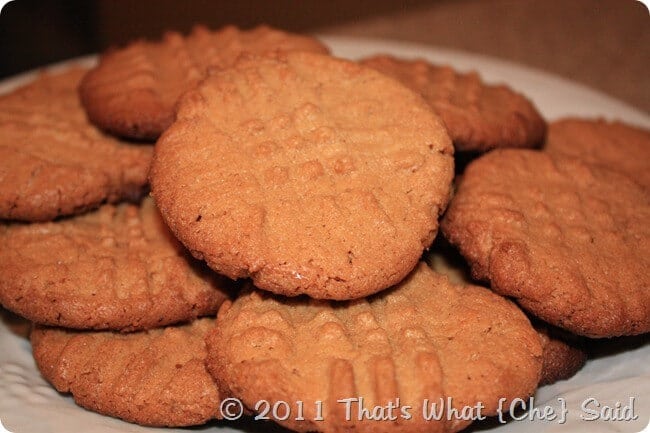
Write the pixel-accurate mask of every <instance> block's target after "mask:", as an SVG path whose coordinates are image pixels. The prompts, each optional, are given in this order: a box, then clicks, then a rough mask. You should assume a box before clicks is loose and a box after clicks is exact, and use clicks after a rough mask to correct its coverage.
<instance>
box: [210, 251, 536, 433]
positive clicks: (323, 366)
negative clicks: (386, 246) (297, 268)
mask: <svg viewBox="0 0 650 433" xmlns="http://www.w3.org/2000/svg"><path fill="white" fill-rule="evenodd" d="M262 293H263V292H257V291H256V292H252V293H249V294H246V295H243V296H241V297H239V298H238V299H237V300H235V301H234V302H233V303H232V304H231V303H230V302H227V303H225V304H224V306H223V307H222V308H221V309H220V311H219V315H218V319H217V326H216V327H215V328H214V330H213V331H212V332H210V334H209V335H208V337H207V345H208V358H207V360H206V364H207V366H208V370H209V371H210V373H212V375H213V376H214V377H215V379H216V380H217V383H219V386H220V387H221V389H223V390H229V391H231V392H232V393H233V395H234V396H236V397H238V398H240V399H241V400H242V401H243V403H244V405H246V406H248V407H249V408H251V409H254V407H253V406H254V405H255V403H256V402H257V401H259V400H268V401H270V402H271V405H273V404H274V402H276V401H286V402H290V405H292V407H291V410H292V411H293V412H292V413H294V414H295V413H296V410H297V407H296V403H295V402H296V401H301V402H303V404H304V407H303V409H304V418H305V421H296V420H295V419H294V418H295V417H291V419H288V420H286V421H285V422H280V423H281V424H283V425H285V426H287V427H289V428H291V429H294V430H298V431H323V432H325V431H327V432H335V431H336V432H342V431H352V432H413V431H431V432H433V431H435V432H451V431H458V430H461V429H462V428H464V427H466V426H467V425H468V424H469V423H470V421H460V420H457V419H453V417H450V418H451V419H447V418H448V417H447V416H446V415H443V419H442V420H441V421H439V422H436V421H433V420H425V419H424V417H423V416H422V407H423V404H424V405H427V406H426V407H427V408H429V409H430V408H431V406H430V404H431V403H437V406H438V407H440V406H441V399H442V404H444V405H445V407H446V404H447V398H448V397H449V398H450V399H451V401H452V405H453V407H454V408H456V409H457V410H460V409H461V408H463V407H466V406H475V405H476V404H478V403H479V402H480V403H481V404H482V405H483V409H482V414H483V415H484V416H485V415H490V414H495V413H496V409H497V405H498V401H499V399H500V398H505V399H506V401H510V400H511V399H513V398H516V397H520V398H526V397H527V396H528V395H530V394H532V393H533V392H534V390H535V389H536V387H537V383H538V380H539V374H540V369H541V354H542V350H541V346H540V340H539V337H538V336H537V333H536V332H535V331H534V330H533V328H532V327H531V325H530V322H529V321H528V320H527V318H526V317H525V315H524V314H523V313H522V312H521V310H519V309H518V308H517V307H516V306H515V305H513V304H512V303H511V302H510V301H508V300H506V299H504V298H502V297H500V296H498V295H496V294H494V293H492V292H490V291H489V290H487V289H484V288H481V287H477V286H458V285H454V284H452V283H450V282H449V280H448V279H447V278H446V277H444V276H442V275H440V274H437V273H435V272H433V271H432V270H431V269H429V268H428V267H427V266H426V264H424V263H421V264H420V265H419V266H418V267H416V269H415V270H414V271H413V273H411V274H410V275H409V276H408V277H407V278H406V279H405V280H404V281H403V282H401V283H400V284H399V285H398V286H396V287H394V288H392V289H390V290H387V291H384V292H382V293H380V294H377V295H375V296H373V297H370V298H364V299H359V300H355V301H350V302H345V303H341V302H338V303H337V302H324V301H314V300H311V301H310V300H307V299H305V298H300V299H294V300H287V299H286V298H278V297H272V296H270V295H264V294H262ZM358 397H361V398H363V404H362V407H364V408H370V409H372V408H373V407H375V406H383V407H386V406H387V405H388V404H390V403H391V402H392V403H393V404H396V403H397V401H398V400H397V399H399V406H401V407H405V406H410V409H407V411H408V412H409V413H410V415H411V419H410V420H409V419H405V418H402V417H401V416H400V409H396V410H395V411H394V412H393V414H394V415H397V417H398V420H397V422H381V421H376V420H375V421H369V420H365V421H359V420H358V409H359V406H358V404H357V403H352V402H351V403H350V404H351V413H352V415H351V418H352V419H351V420H350V421H346V407H345V402H338V400H344V399H352V398H358ZM427 399H428V402H429V403H428V404H427V402H426V400H427ZM317 401H321V402H322V405H321V411H320V415H321V416H322V418H323V420H322V421H315V418H316V417H317V415H318V414H319V413H318V404H317V403H316V402H317ZM258 410H259V408H258ZM445 411H446V409H445ZM445 413H446V412H445Z"/></svg>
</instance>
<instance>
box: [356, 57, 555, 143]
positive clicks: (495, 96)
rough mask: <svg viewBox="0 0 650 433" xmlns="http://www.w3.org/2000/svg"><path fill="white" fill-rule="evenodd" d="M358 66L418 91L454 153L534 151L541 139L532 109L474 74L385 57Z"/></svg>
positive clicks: (539, 122)
mask: <svg viewBox="0 0 650 433" xmlns="http://www.w3.org/2000/svg"><path fill="white" fill-rule="evenodd" d="M361 63H362V64H363V65H365V66H369V67H371V68H374V69H377V70H378V71H380V72H381V73H384V74H386V75H388V76H391V77H393V78H395V79H397V80H399V81H400V82H402V83H403V84H404V85H405V86H407V87H409V88H410V89H412V90H413V91H415V92H418V93H420V94H421V95H422V96H423V97H424V99H425V100H426V101H427V102H428V103H429V104H431V107H433V109H434V111H435V112H436V113H437V114H438V115H439V116H440V117H441V118H442V120H443V121H444V122H445V125H446V126H447V129H448V131H449V135H450V136H451V139H452V141H453V142H454V147H455V148H456V150H457V151H473V152H476V151H478V152H485V151H487V150H490V149H494V148H498V147H537V146H539V145H541V144H542V141H543V140H544V134H545V132H546V122H545V121H544V119H543V118H542V116H541V115H540V114H539V112H538V111H537V109H536V108H535V106H534V105H533V104H532V103H531V102H530V101H529V100H528V99H527V98H526V97H525V96H524V95H521V94H519V93H517V92H515V91H513V90H512V89H510V88H509V87H508V86H505V85H488V84H486V83H484V82H483V81H482V80H481V78H480V77H479V75H478V74H477V73H476V72H471V73H460V72H457V71H455V70H454V69H452V68H451V67H449V66H440V65H434V64H431V63H429V62H427V61H425V60H422V59H419V60H406V59H400V58H396V57H392V56H388V55H377V56H374V57H369V58H366V59H362V60H361Z"/></svg>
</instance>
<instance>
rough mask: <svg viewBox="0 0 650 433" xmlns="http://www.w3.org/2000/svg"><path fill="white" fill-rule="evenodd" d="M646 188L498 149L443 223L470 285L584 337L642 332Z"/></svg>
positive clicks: (649, 229) (648, 240) (467, 177)
mask: <svg viewBox="0 0 650 433" xmlns="http://www.w3.org/2000/svg"><path fill="white" fill-rule="evenodd" d="M648 221H650V190H648V189H647V188H643V187H641V186H640V185H638V184H637V183H636V182H634V181H633V180H632V179H630V178H629V177H627V176H626V175H624V174H621V173H618V172H616V171H612V170H607V169H605V168H603V167H602V166H596V165H590V164H588V163H585V162H583V161H582V160H580V159H577V158H570V157H562V156H552V155H549V154H547V153H543V152H536V151H531V150H497V151H493V152H490V153H489V154H487V155H485V156H482V157H481V158H479V159H477V160H476V161H474V162H473V163H472V164H470V165H469V166H468V168H467V169H466V171H465V174H464V176H463V179H462V182H461V183H460V186H459V188H458V190H457V192H456V195H455V196H454V199H453V200H452V202H451V204H450V206H449V209H448V211H447V213H446V214H445V217H444V220H443V222H442V229H443V232H444V234H445V236H446V237H447V239H449V241H450V242H451V243H452V244H454V245H456V246H457V247H458V249H459V250H460V252H461V254H463V256H464V257H465V258H466V259H467V260H468V261H469V263H470V264H471V266H472V274H473V276H474V277H475V278H477V279H485V280H489V281H490V283H491V287H492V289H493V290H495V291H496V292H498V293H501V294H503V295H506V296H512V297H514V298H516V299H517V300H518V302H519V304H520V305H521V306H523V307H524V308H525V309H526V310H528V311H529V312H531V313H532V314H533V315H535V316H537V317H539V318H541V319H543V320H544V321H546V322H548V323H550V324H552V325H555V326H559V327H561V328H564V329H567V330H569V331H571V332H573V333H575V334H578V335H583V336H589V337H612V336H617V335H634V334H642V333H645V332H648V331H650V274H649V273H648V271H647V270H648V268H650V225H648Z"/></svg>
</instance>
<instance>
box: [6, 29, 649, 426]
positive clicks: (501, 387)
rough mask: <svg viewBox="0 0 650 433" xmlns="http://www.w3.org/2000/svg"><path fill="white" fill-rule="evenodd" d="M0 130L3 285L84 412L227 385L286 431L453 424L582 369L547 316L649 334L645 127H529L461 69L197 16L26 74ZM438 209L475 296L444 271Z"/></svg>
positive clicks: (158, 402) (203, 414)
mask: <svg viewBox="0 0 650 433" xmlns="http://www.w3.org/2000/svg"><path fill="white" fill-rule="evenodd" d="M0 130H1V131H2V134H0V155H2V158H0V159H1V160H2V162H1V163H0V218H3V219H4V220H5V222H4V223H3V225H2V227H1V228H0V239H2V240H1V242H2V249H1V250H0V302H1V303H2V305H3V306H4V307H5V308H8V309H10V310H12V311H14V312H16V313H18V314H20V315H22V316H24V317H25V318H27V319H29V320H30V321H32V322H33V323H34V324H35V325H34V328H33V330H32V333H31V341H32V345H33V350H34V357H35V360H36V363H37V365H38V367H39V369H40V371H41V373H42V374H43V376H44V377H45V378H46V379H47V380H48V381H50V382H51V383H52V384H53V385H54V386H55V387H56V389H57V390H59V391H61V392H70V393H71V394H72V395H73V396H74V398H75V401H76V402H77V403H78V404H79V405H81V406H83V407H85V408H88V409H90V410H93V411H96V412H99V413H102V414H106V415H110V416H115V417H119V418H122V419H124V420H127V421H130V422H135V423H138V424H143V425H156V426H188V425H198V424H202V423H205V422H207V421H209V420H210V419H213V418H222V417H224V416H226V417H229V416H231V415H232V414H230V413H226V414H224V405H223V404H222V403H223V402H224V401H226V399H232V398H234V399H237V401H240V402H242V404H243V406H242V409H244V408H245V409H246V411H249V412H251V413H258V414H262V415H264V414H265V413H266V414H268V413H269V410H270V411H271V413H272V414H273V416H272V417H271V419H273V420H275V421H277V422H279V423H280V424H282V425H284V426H285V427H288V428H290V429H293V430H296V431H327V432H330V431H344V430H346V431H347V430H352V431H369V432H370V431H372V432H376V431H386V432H388V431H391V432H392V431H402V432H416V431H445V432H452V431H459V430H462V429H463V428H465V427H466V426H468V425H469V424H470V423H471V422H472V421H473V420H475V419H477V415H484V416H490V415H495V414H496V413H497V410H498V409H499V408H502V407H508V404H509V402H511V401H514V400H515V399H518V398H521V399H525V398H527V397H529V396H531V395H532V394H533V393H534V392H535V390H536V389H537V387H538V386H539V385H540V383H550V382H553V381H555V380H558V379H561V378H565V377H568V376H570V375H572V374H573V373H574V372H575V371H577V369H579V368H580V367H581V365H582V363H583V362H584V353H583V352H581V351H580V349H579V348H577V347H574V343H573V341H574V338H577V337H573V336H569V337H568V340H567V341H563V340H562V339H560V338H558V337H557V335H559V334H562V335H563V337H562V338H565V334H564V333H565V332H566V331H570V332H571V333H573V334H576V335H578V336H586V337H609V336H617V335H634V334H641V333H645V332H648V331H650V288H649V284H648V273H647V272H646V271H645V269H646V268H647V265H648V261H649V259H648V257H650V254H649V253H650V250H649V249H650V247H649V245H650V244H649V239H650V233H649V231H648V230H649V229H648V227H647V224H644V222H645V221H647V220H648V217H649V216H650V195H649V193H648V186H649V183H648V182H647V180H646V177H647V172H648V170H647V161H648V158H647V157H648V155H649V151H650V133H648V132H647V131H642V130H639V129H635V128H633V127H630V126H627V125H623V124H620V123H615V124H610V123H605V122H601V121H591V120H581V119H568V120H564V121H558V122H556V123H553V124H551V126H550V128H549V133H548V137H546V135H547V134H546V132H547V125H546V123H545V121H544V119H542V117H541V116H540V115H539V113H538V112H537V111H536V109H535V108H534V106H533V105H532V104H531V103H530V102H529V101H528V100H527V99H526V98H525V97H524V96H523V95H520V94H518V93H516V92H514V91H512V90H511V89H509V88H507V87H505V86H489V85H486V84H484V83H482V82H481V80H480V78H479V77H478V75H476V74H460V73H458V72H456V71H454V70H453V69H451V68H449V67H441V66H436V65H431V64H429V63H426V62H424V61H411V60H402V59H397V58H393V57H388V56H377V57H373V58H368V59H364V60H361V61H359V62H353V61H349V60H343V59H338V58H335V57H332V56H330V55H329V54H328V49H327V47H325V46H324V45H322V44H321V43H320V42H319V41H317V40H315V39H312V38H309V37H305V36H301V35H293V34H288V33H285V32H282V31H279V30H275V29H270V28H268V27H260V28H256V29H253V30H247V31H241V30H239V29H236V28H234V27H227V28H224V29H221V30H219V31H209V30H207V29H204V28H197V29H195V30H194V31H193V32H192V33H191V34H190V35H188V36H182V35H179V34H176V33H170V34H168V35H166V36H165V38H164V39H163V40H162V41H159V42H141V41H139V42H135V43H133V44H131V45H129V46H127V47H125V48H123V49H119V50H114V51H111V52H109V53H107V54H105V55H103V56H102V57H101V59H100V61H99V64H98V65H97V66H96V67H94V68H93V69H91V70H86V69H83V68H71V69H69V70H67V71H64V72H59V73H55V74H43V75H41V76H39V77H38V78H37V79H36V80H34V82H32V83H31V84H28V85H27V86H26V87H23V88H21V89H18V90H15V91H13V92H12V93H10V94H7V95H3V96H2V97H1V98H0ZM622 137H623V138H622ZM153 142H155V145H154V146H152V145H151V144H152V143H153ZM543 144H544V146H545V148H544V149H543V150H541V151H540V150H524V149H521V148H536V147H540V146H541V145H543ZM503 147H510V148H511V149H508V150H503V149H497V148H503ZM454 148H455V149H456V152H457V153H460V154H461V155H463V156H464V157H471V158H476V159H475V160H474V161H473V162H471V163H470V165H469V166H468V167H467V169H466V170H465V172H464V174H463V175H462V179H461V176H455V173H454ZM515 148H519V149H515ZM628 148H629V149H628ZM495 149H496V150H495ZM488 151H489V152H488ZM485 152H487V154H486V155H484V156H479V155H481V154H482V153H485ZM477 156H478V157H477ZM630 172H632V173H633V174H634V173H636V175H634V176H633V177H630V176H629V173H630ZM454 179H455V180H456V183H457V191H456V193H455V194H454V197H453V199H451V197H452V184H453V183H454ZM149 189H150V192H151V197H143V196H144V195H146V194H145V193H146V192H147V191H148V190H149ZM450 199H451V202H450ZM630 203H634V206H631V205H630ZM448 204H449V209H448V210H447V212H446V213H445V210H446V209H447V207H448ZM443 214H444V217H442V229H443V232H444V235H445V237H447V239H449V241H450V242H451V243H452V244H454V245H456V246H457V247H458V249H459V250H460V252H461V253H462V254H463V256H464V257H465V258H466V259H467V261H468V262H469V264H470V266H471V270H472V275H473V277H474V278H476V279H479V280H483V281H484V282H485V283H486V285H489V286H490V289H491V290H490V289H488V288H486V287H481V286H480V285H477V284H476V283H474V282H472V281H471V280H470V279H469V278H466V279H463V280H458V279H454V278H453V277H451V278H450V277H448V276H447V275H443V274H451V273H453V272H452V271H453V270H450V269H449V268H448V267H447V268H445V267H444V266H440V265H439V263H440V258H439V257H441V256H445V254H447V253H446V251H447V250H446V249H445V247H444V246H441V244H440V242H441V241H440V240H439V241H438V242H437V243H434V244H433V247H432V243H433V242H434V239H435V238H436V235H437V231H438V224H439V220H440V218H441V216H442V215H443ZM425 259H427V260H428V261H429V263H430V264H431V266H429V264H427V262H426V261H425ZM443 260H444V259H443ZM504 296H507V297H510V298H514V299H513V300H511V299H508V298H506V297H504ZM520 307H521V308H523V309H525V310H526V312H527V313H524V312H523V311H522V309H520ZM527 314H528V315H530V318H529V316H527ZM215 317H216V318H215ZM531 320H534V321H535V325H534V326H533V325H532V324H531ZM542 320H543V321H545V322H547V323H543V322H542ZM555 327H557V328H558V330H557V331H556V330H555ZM562 330H564V331H562ZM556 332H557V334H556ZM426 402H430V403H437V404H438V405H440V406H441V407H443V408H444V411H445V413H447V414H450V415H449V416H443V417H440V419H432V417H427V416H424V414H423V412H425V411H423V410H422V409H421V408H422V407H423V405H426ZM504 402H505V403H504ZM265 408H266V411H265ZM271 408H272V409H271ZM390 408H392V409H390ZM406 408H410V409H406ZM467 408H480V411H481V412H480V413H478V414H477V413H476V412H473V414H474V417H471V416H470V417H467V416H462V415H461V414H463V413H466V412H467V410H466V409H467ZM280 409H281V413H279V412H277V411H278V410H280ZM274 411H275V412H274ZM377 411H378V412H381V416H379V415H378V416H374V415H372V414H374V413H375V412H377ZM387 411H388V412H391V414H390V415H389V414H388V413H387ZM392 411H394V412H392ZM371 415H372V416H371ZM377 418H381V419H377Z"/></svg>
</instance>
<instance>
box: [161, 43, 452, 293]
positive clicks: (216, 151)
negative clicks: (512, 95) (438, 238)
mask: <svg viewBox="0 0 650 433" xmlns="http://www.w3.org/2000/svg"><path fill="white" fill-rule="evenodd" d="M452 153H453V149H452V145H451V142H450V140H449V137H448V136H447V133H446V131H445V128H444V126H443V125H442V122H441V121H440V119H439V118H438V117H437V116H436V115H435V114H434V113H433V112H432V111H431V110H430V108H429V107H428V106H427V104H426V103H425V102H424V101H423V100H422V99H421V98H420V97H419V96H418V95H416V94H415V93H413V92H411V91H409V90H408V89H407V88H405V87H403V86H402V85H400V84H399V83H397V82H396V81H393V80H392V79H390V78H388V77H385V76H383V75H381V74H380V73H378V72H376V71H374V70H372V69H370V68H364V67H362V66H359V65H358V64H356V63H353V62H349V61H346V60H340V59H335V58H332V57H329V56H323V55H318V54H313V53H305V52H302V53H297V52H295V53H271V54H268V55H266V56H246V57H242V58H241V59H240V60H239V61H238V62H237V63H236V64H235V66H234V67H233V68H229V69H224V70H221V71H217V72H215V73H214V74H212V75H210V76H209V77H208V78H207V79H206V80H205V81H204V82H203V83H202V84H201V86H199V87H198V88H197V89H196V90H194V91H191V92H188V93H186V94H185V96H184V97H183V98H182V99H181V101H180V104H179V111H178V117H177V120H176V122H175V123H174V124H173V125H172V126H171V128H169V129H168V130H167V131H166V132H165V134H164V135H163V136H162V137H161V138H160V139H159V140H158V142H157V143H156V149H155V156H154V162H153V163H152V170H151V173H150V178H151V184H152V194H153V195H154V197H155V198H156V202H157V204H158V206H159V208H160V210H161V213H162V215H163V217H164V218H165V220H166V221H167V223H168V224H169V226H170V227H171V229H172V230H173V231H174V233H175V234H176V236H177V237H178V238H179V239H180V240H181V241H182V242H183V243H184V244H185V245H186V246H187V247H188V248H189V249H190V250H191V251H192V252H193V254H194V255H195V256H196V257H199V258H203V259H205V260H206V261H207V263H208V265H209V266H210V267H212V268H213V269H215V270H216V271H217V272H220V273H223V274H225V275H227V276H229V277H231V278H241V277H251V278H252V279H253V281H254V282H255V284H256V286H258V287H259V288H261V289H264V290H270V291H273V292H276V293H281V294H285V295H289V296H294V295H298V294H308V295H309V296H311V297H314V298H328V299H339V300H342V299H351V298H357V297H362V296H365V295H368V294H371V293H375V292H377V291H379V290H382V289H384V288H387V287H389V286H391V285H393V284H396V283H397V282H399V281H400V280H401V279H402V278H404V277H405V276H406V275H407V274H408V273H409V272H410V271H411V270H412V269H413V267H414V266H415V264H416V263H417V261H418V260H419V258H420V255H421V254H422V251H423V249H424V248H426V247H428V246H429V244H430V243H431V241H432V240H433V238H434V237H435V234H436V231H437V226H438V216H439V214H440V213H441V212H442V211H443V210H444V208H445V206H446V203H447V200H448V198H449V190H450V184H451V179H452V175H453V157H452Z"/></svg>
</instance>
